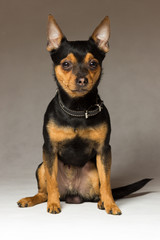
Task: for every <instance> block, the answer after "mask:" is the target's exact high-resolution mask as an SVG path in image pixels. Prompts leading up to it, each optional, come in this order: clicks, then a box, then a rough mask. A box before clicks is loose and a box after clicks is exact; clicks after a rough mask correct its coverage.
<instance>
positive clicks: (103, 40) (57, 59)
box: [47, 15, 110, 97]
mask: <svg viewBox="0 0 160 240" xmlns="http://www.w3.org/2000/svg"><path fill="white" fill-rule="evenodd" d="M109 35H110V25H109V18H108V17H105V18H104V19H103V21H102V22H101V23H100V24H99V25H98V27H97V28H96V29H95V31H94V32H93V34H92V36H91V37H90V38H89V40H88V41H68V40H67V39H66V37H65V36H64V35H63V33H62V31H61V29H60V28H59V26H58V25H57V23H56V21H55V19H54V18H53V16H52V15H49V17H48V31H47V38H48V39H47V40H48V42H47V50H48V51H49V52H50V54H51V58H52V60H53V62H54V72H55V78H56V81H57V84H58V86H59V87H61V88H63V89H64V91H65V92H66V93H67V94H68V95H69V96H71V97H82V96H84V95H86V94H87V93H88V92H89V91H91V90H92V89H93V88H94V87H96V86H97V85H98V83H99V80H100V76H101V72H102V61H103V59H104V57H105V53H107V52H108V51H109V44H108V40H109Z"/></svg>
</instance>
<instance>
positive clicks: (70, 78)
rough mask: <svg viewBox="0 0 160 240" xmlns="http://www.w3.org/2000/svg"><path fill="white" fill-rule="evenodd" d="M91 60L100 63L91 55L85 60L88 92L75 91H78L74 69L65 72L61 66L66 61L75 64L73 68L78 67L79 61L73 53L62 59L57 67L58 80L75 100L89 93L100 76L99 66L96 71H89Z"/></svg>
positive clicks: (87, 55) (88, 54)
mask: <svg viewBox="0 0 160 240" xmlns="http://www.w3.org/2000/svg"><path fill="white" fill-rule="evenodd" d="M91 59H94V60H95V61H97V62H98V60H97V59H95V58H94V56H93V55H92V54H91V53H87V54H86V56H85V58H84V64H85V65H86V68H88V74H87V75H86V77H87V78H88V85H87V86H86V88H85V90H86V91H75V90H76V89H77V86H76V78H77V76H76V75H75V74H73V72H72V69H71V70H70V71H65V70H64V69H63V68H62V66H61V64H62V63H63V62H64V61H65V60H68V61H70V62H71V63H72V64H73V66H76V65H77V64H78V63H77V59H76V57H75V56H74V54H73V53H70V54H68V56H67V57H66V58H64V59H62V61H61V63H60V65H57V66H55V74H56V77H57V80H58V81H59V83H60V84H61V86H62V87H63V89H64V90H65V91H66V92H67V93H68V94H69V95H70V96H71V97H73V98H74V97H81V96H84V95H85V94H86V93H87V92H89V91H90V90H91V89H92V87H93V85H94V84H95V83H96V81H97V80H98V78H99V76H100V73H101V67H100V65H99V64H98V66H97V68H96V69H95V70H90V69H89V66H88V64H89V61H90V60H91Z"/></svg>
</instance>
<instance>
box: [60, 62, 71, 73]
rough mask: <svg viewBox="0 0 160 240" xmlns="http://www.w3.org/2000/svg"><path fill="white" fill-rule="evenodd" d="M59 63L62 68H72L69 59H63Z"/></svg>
mask: <svg viewBox="0 0 160 240" xmlns="http://www.w3.org/2000/svg"><path fill="white" fill-rule="evenodd" d="M61 65H62V68H63V69H64V70H67V71H69V70H71V68H72V63H71V62H70V61H64V62H63V63H62V64H61Z"/></svg>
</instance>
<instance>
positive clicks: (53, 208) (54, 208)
mask: <svg viewBox="0 0 160 240" xmlns="http://www.w3.org/2000/svg"><path fill="white" fill-rule="evenodd" d="M47 212H49V213H52V214H57V213H60V212H61V207H60V203H58V204H57V203H48V205H47Z"/></svg>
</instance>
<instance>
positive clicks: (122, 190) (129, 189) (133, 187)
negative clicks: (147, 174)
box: [112, 178, 152, 200]
mask: <svg viewBox="0 0 160 240" xmlns="http://www.w3.org/2000/svg"><path fill="white" fill-rule="evenodd" d="M151 180H152V178H145V179H143V180H141V181H138V182H135V183H132V184H130V185H127V186H123V187H119V188H114V189H112V194H113V198H114V199H115V200H116V199H120V198H123V197H125V196H128V195H129V194H131V193H133V192H136V191H138V190H139V189H141V188H142V187H143V186H144V185H146V184H147V183H148V182H149V181H151Z"/></svg>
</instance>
